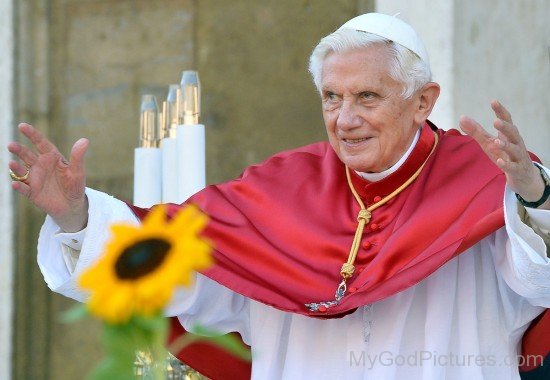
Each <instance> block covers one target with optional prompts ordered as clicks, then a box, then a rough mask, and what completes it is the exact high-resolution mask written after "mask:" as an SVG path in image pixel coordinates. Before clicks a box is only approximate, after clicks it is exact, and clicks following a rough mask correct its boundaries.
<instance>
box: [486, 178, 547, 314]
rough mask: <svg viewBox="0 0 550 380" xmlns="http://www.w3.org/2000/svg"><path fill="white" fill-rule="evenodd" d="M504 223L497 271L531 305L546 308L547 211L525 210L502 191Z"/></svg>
mask: <svg viewBox="0 0 550 380" xmlns="http://www.w3.org/2000/svg"><path fill="white" fill-rule="evenodd" d="M546 170H547V171H548V169H546ZM504 220H505V224H506V234H507V235H508V238H506V237H503V238H502V239H498V241H497V242H496V243H497V247H496V248H497V250H496V252H497V253H496V254H497V257H496V260H495V261H496V265H497V269H498V271H499V272H500V273H501V275H502V276H503V278H504V280H505V281H506V283H507V284H508V286H509V287H510V288H511V289H512V290H513V291H514V292H516V293H517V294H519V295H520V296H522V297H525V298H527V299H528V301H529V302H530V303H531V304H532V305H535V306H542V307H550V259H549V258H548V252H549V249H548V245H547V242H548V241H549V237H548V232H549V230H550V210H537V209H527V210H526V209H525V208H524V207H523V206H521V205H520V204H519V203H518V201H517V199H516V197H515V194H514V193H513V192H512V191H511V190H510V189H508V188H506V190H505V193H504ZM501 252H502V253H504V254H501Z"/></svg>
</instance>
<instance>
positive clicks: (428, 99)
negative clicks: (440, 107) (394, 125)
mask: <svg viewBox="0 0 550 380" xmlns="http://www.w3.org/2000/svg"><path fill="white" fill-rule="evenodd" d="M439 92H440V88H439V85H438V84H437V83H435V82H428V83H426V84H425V85H424V86H423V87H422V88H421V89H420V91H419V94H418V96H419V98H418V108H417V109H416V113H415V117H414V121H415V122H416V124H417V125H422V124H424V122H425V121H426V119H427V118H428V116H430V113H431V112H432V109H433V108H434V105H435V102H436V101H437V98H438V97H439Z"/></svg>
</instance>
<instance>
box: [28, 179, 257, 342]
mask: <svg viewBox="0 0 550 380" xmlns="http://www.w3.org/2000/svg"><path fill="white" fill-rule="evenodd" d="M86 195H87V196H88V203H89V209H88V225H87V227H86V228H85V230H83V231H80V232H77V233H75V234H71V233H60V228H59V226H58V225H57V224H56V223H55V222H54V221H53V219H52V218H50V217H49V216H47V217H46V221H45V222H44V225H43V226H42V229H41V230H40V236H39V238H38V265H39V267H40V270H41V271H42V274H43V276H44V279H45V281H46V283H47V284H48V286H49V288H50V289H51V290H53V291H54V292H57V293H60V294H62V295H64V296H66V297H70V298H73V299H75V300H77V301H80V302H83V301H85V299H86V294H85V293H84V292H82V290H80V289H79V288H78V286H77V283H76V281H77V278H78V277H79V275H80V274H81V273H82V272H83V271H85V270H86V269H87V268H88V267H89V266H90V265H92V264H93V263H94V262H95V261H96V260H97V259H98V258H99V256H100V255H101V253H102V252H103V246H104V244H105V242H106V241H107V240H108V239H109V237H110V234H109V231H108V226H109V225H110V224H111V223H115V222H125V223H132V224H138V223H139V220H138V219H137V217H136V216H135V215H134V213H133V212H132V210H131V209H130V208H129V207H128V206H127V205H126V204H125V203H124V202H122V201H120V200H118V199H116V198H113V197H111V196H109V195H107V194H105V193H102V192H99V191H96V190H92V189H86ZM73 239H74V241H73ZM165 313H166V314H167V315H168V316H178V319H179V320H180V322H181V324H182V325H183V327H184V328H185V329H186V330H188V331H193V327H194V326H195V325H196V324H200V325H201V326H203V327H206V328H208V329H212V330H215V331H218V332H222V333H226V332H231V331H237V332H239V333H240V334H241V335H242V337H243V340H245V342H246V341H248V335H249V334H248V331H249V328H248V326H249V317H248V316H249V300H248V299H247V298H246V297H244V296H242V295H240V294H237V293H235V292H233V291H231V290H229V289H227V288H226V287H224V286H222V285H220V284H218V283H217V282H215V281H213V280H211V279H209V278H208V277H205V276H203V275H201V274H197V276H196V281H195V284H194V285H193V286H192V287H190V288H185V289H180V290H178V291H177V292H176V294H175V296H174V298H173V299H172V301H171V303H170V305H169V306H168V307H167V308H166V310H165Z"/></svg>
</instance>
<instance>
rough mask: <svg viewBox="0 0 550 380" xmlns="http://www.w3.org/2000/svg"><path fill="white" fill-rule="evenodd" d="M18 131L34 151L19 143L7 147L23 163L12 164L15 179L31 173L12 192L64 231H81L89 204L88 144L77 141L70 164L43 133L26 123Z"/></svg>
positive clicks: (17, 182) (85, 141)
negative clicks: (86, 162)
mask: <svg viewBox="0 0 550 380" xmlns="http://www.w3.org/2000/svg"><path fill="white" fill-rule="evenodd" d="M18 128H19V131H20V132H21V134H23V135H24V136H25V137H26V138H27V139H28V140H29V141H30V142H31V143H32V145H33V146H34V148H35V150H33V149H31V148H29V147H27V146H25V145H22V144H19V143H17V142H11V143H9V144H8V150H9V151H10V152H11V153H13V154H14V155H15V156H17V157H18V158H19V160H20V162H19V161H15V160H11V161H10V162H9V168H10V169H11V170H12V172H13V173H14V174H15V176H16V178H17V177H23V176H24V175H25V173H26V172H27V170H28V171H29V175H28V177H27V178H26V179H24V180H22V181H20V180H15V181H14V182H13V183H12V188H13V189H15V190H16V191H17V192H19V193H20V194H22V195H24V196H25V197H27V198H28V199H29V200H30V201H31V202H32V203H33V204H35V205H36V206H37V207H38V208H39V209H41V210H42V211H44V212H45V213H47V214H49V215H50V216H51V217H52V218H53V219H54V221H55V222H56V223H57V224H58V225H59V226H60V227H61V228H62V229H63V230H64V231H66V232H76V231H80V230H81V229H82V228H84V227H85V226H86V224H87V219H88V201H87V198H86V195H85V193H84V190H85V186H86V174H85V170H84V155H85V153H86V151H87V149H88V140H87V139H80V140H78V141H77V142H76V143H75V144H74V145H73V147H72V149H71V154H70V158H69V161H67V160H66V159H65V158H64V157H63V155H62V154H61V153H60V152H59V150H58V149H57V147H56V146H55V145H54V144H53V143H52V142H50V141H49V140H48V139H47V138H46V137H45V136H44V135H43V134H42V133H41V132H40V131H38V130H36V129H35V128H33V127H32V126H31V125H29V124H26V123H22V124H19V126H18Z"/></svg>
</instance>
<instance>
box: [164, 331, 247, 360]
mask: <svg viewBox="0 0 550 380" xmlns="http://www.w3.org/2000/svg"><path fill="white" fill-rule="evenodd" d="M192 331H193V333H190V332H187V334H185V335H182V336H181V337H179V338H178V339H176V340H175V341H174V342H172V344H171V345H170V347H169V349H170V351H172V352H180V351H181V350H182V349H183V348H185V347H187V346H189V345H191V344H193V343H195V342H208V343H211V344H213V345H215V346H218V347H221V348H223V349H225V350H227V351H228V352H229V353H231V354H233V355H235V356H236V357H238V358H241V359H243V360H246V361H250V360H251V359H252V356H251V354H250V349H249V348H248V347H246V346H244V345H243V343H242V342H241V340H240V339H238V338H237V337H236V336H234V335H231V334H221V333H219V332H217V331H214V330H209V329H207V328H205V327H202V326H200V325H195V326H194V327H193V329H192Z"/></svg>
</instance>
